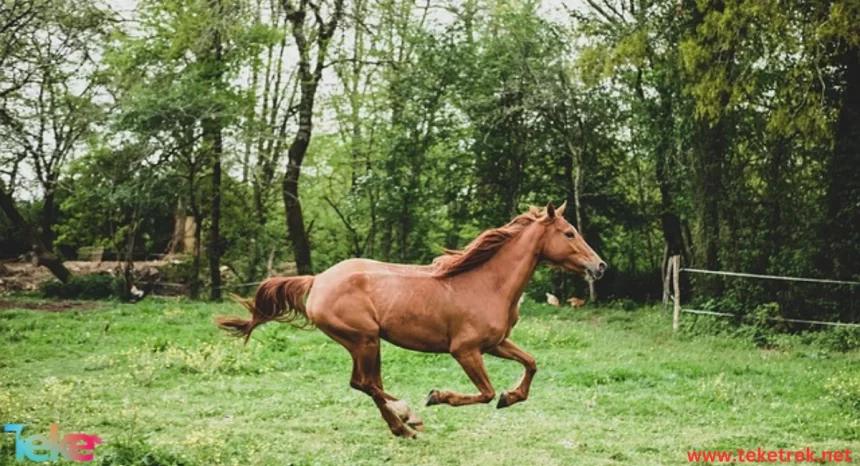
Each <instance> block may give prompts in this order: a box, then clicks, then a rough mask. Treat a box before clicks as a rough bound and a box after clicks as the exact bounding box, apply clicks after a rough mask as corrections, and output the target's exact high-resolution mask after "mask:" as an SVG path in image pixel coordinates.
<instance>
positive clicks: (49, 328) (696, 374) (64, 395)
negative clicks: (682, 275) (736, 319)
mask: <svg viewBox="0 0 860 466" xmlns="http://www.w3.org/2000/svg"><path fill="white" fill-rule="evenodd" d="M20 303H25V302H24V301H20ZM12 307H16V306H14V305H13V306H12ZM20 307H23V305H22V306H20ZM30 307H35V306H30ZM85 307H86V306H85ZM93 307H94V309H72V310H66V311H65V312H56V313H54V312H44V311H36V310H24V309H7V310H0V374H2V375H0V419H2V420H3V422H6V423H8V422H20V423H26V424H28V427H27V430H26V431H25V433H26V432H29V434H33V433H47V431H48V425H49V424H51V423H53V422H55V423H58V424H59V425H60V431H61V433H68V432H85V433H88V434H97V435H99V436H100V437H101V438H102V439H103V440H104V444H103V445H101V446H99V447H98V448H97V450H96V455H95V460H94V462H93V463H94V464H122V465H147V466H157V465H164V466H167V465H179V464H183V465H222V464H223V465H243V466H244V465H288V464H291V465H378V464H392V465H457V464H463V465H480V464H485V465H526V464H541V465H566V464H589V465H593V464H636V465H658V464H688V461H687V455H686V452H687V451H688V450H737V449H738V448H744V449H747V448H751V449H755V448H757V447H762V448H766V449H779V448H786V449H800V448H806V447H811V448H812V449H814V450H819V451H820V450H828V449H830V450H836V449H845V448H848V449H851V450H852V451H858V450H860V420H858V416H857V412H856V411H854V410H853V409H852V408H851V403H852V399H851V398H850V397H851V396H855V395H857V393H855V392H851V391H850V390H860V387H854V388H851V387H853V385H852V383H856V382H858V380H857V379H858V371H860V369H858V367H860V366H858V365H859V364H860V353H858V352H857V351H853V352H848V353H840V352H834V351H829V350H827V349H826V348H824V347H820V346H817V345H815V344H809V343H801V342H800V341H799V339H792V338H786V344H785V345H783V346H770V347H768V348H767V349H761V348H758V347H756V346H755V345H754V344H753V343H752V340H751V339H742V338H740V339H739V338H733V337H722V336H695V335H693V332H690V331H689V330H690V328H689V324H690V322H691V321H692V318H688V320H687V321H685V326H684V330H685V332H681V334H678V335H674V334H672V331H671V328H670V327H671V326H670V321H671V317H670V316H669V315H667V314H663V313H661V312H660V311H659V310H658V309H657V308H640V309H637V310H635V311H625V310H621V309H611V308H586V309H576V310H572V309H556V308H552V307H549V306H546V305H542V304H535V303H534V302H530V301H527V302H526V303H525V304H524V305H523V310H522V314H523V317H522V319H521V321H520V323H519V325H518V326H517V327H516V328H515V329H514V332H513V335H512V339H513V340H514V341H515V342H517V343H518V344H519V345H520V346H521V347H522V348H524V349H526V350H527V351H529V352H530V353H531V354H533V355H534V356H535V358H536V359H537V362H538V373H537V376H536V378H535V382H534V384H533V386H532V392H531V397H530V399H529V400H528V401H526V402H525V403H521V404H518V405H515V406H513V407H510V408H507V409H502V410H499V409H496V407H495V401H494V402H493V403H491V404H488V405H476V406H467V407H462V408H452V407H449V406H433V407H429V408H427V407H424V400H425V397H426V395H427V393H428V392H429V391H430V389H433V388H439V389H443V388H450V389H455V390H459V391H463V392H468V393H474V392H475V389H474V387H472V385H471V383H469V381H468V379H467V378H466V375H465V374H464V373H463V371H462V370H461V369H460V368H459V366H458V365H457V364H456V362H455V361H454V360H453V359H452V358H451V357H450V356H447V355H427V354H419V353H414V352H409V351H405V350H401V349H399V348H395V347H393V346H391V345H388V344H386V345H384V346H383V352H382V359H383V371H382V373H383V379H384V382H385V388H386V390H387V391H389V392H390V393H392V394H393V395H395V396H398V397H400V398H402V399H404V400H406V401H407V402H408V403H410V405H412V407H413V408H415V409H416V410H417V412H418V413H419V415H420V416H421V417H422V418H423V419H424V422H425V424H426V430H425V431H424V432H423V433H421V434H419V438H418V439H417V440H407V439H401V438H395V437H394V436H392V435H391V434H390V432H389V430H388V428H387V427H386V425H385V423H384V422H383V421H382V419H381V418H380V416H379V412H378V411H377V409H376V408H375V406H374V405H373V402H372V401H371V399H370V398H369V397H367V396H366V395H365V394H363V393H360V392H358V391H355V390H352V389H350V388H349V385H348V381H349V373H350V369H351V361H350V358H349V356H348V354H347V353H346V351H344V350H343V348H341V347H340V346H339V345H337V344H335V343H334V342H332V341H331V340H329V339H328V338H327V337H325V336H324V335H323V334H321V333H320V332H318V331H306V330H297V329H293V328H291V327H289V326H287V325H280V324H268V325H265V326H263V327H261V328H260V329H258V330H257V331H256V332H255V333H254V335H253V337H252V339H251V341H250V343H249V344H248V345H247V346H244V347H243V346H242V344H241V342H240V341H238V340H235V339H231V338H229V337H227V336H225V335H224V334H222V333H221V332H220V331H218V330H217V329H216V327H215V326H214V325H213V324H212V319H213V318H214V317H215V316H216V315H219V314H239V313H240V312H241V309H240V308H239V307H238V306H237V305H235V304H233V303H224V304H205V303H192V302H188V301H170V300H155V299H150V300H146V301H144V302H142V303H139V304H137V305H123V304H116V303H93ZM701 322H704V320H702V321H701ZM485 360H486V361H487V366H488V371H489V374H490V377H491V380H492V381H493V384H494V386H495V388H496V391H497V393H501V392H502V391H504V390H506V389H508V388H511V387H513V386H514V384H515V383H516V382H517V380H518V379H519V377H520V376H521V374H522V367H521V366H520V365H519V364H517V363H515V362H511V361H502V360H499V359H496V358H494V357H492V356H485ZM846 387H848V388H846ZM852 394H853V395H852ZM854 402H856V400H854ZM13 444H14V443H13V438H12V436H11V435H10V434H4V435H3V436H2V437H0V464H16V462H15V460H14V453H13ZM858 454H860V453H858Z"/></svg>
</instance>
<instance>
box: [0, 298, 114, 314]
mask: <svg viewBox="0 0 860 466" xmlns="http://www.w3.org/2000/svg"><path fill="white" fill-rule="evenodd" d="M101 307H102V305H100V304H97V303H81V302H77V301H10V300H3V299H0V311H5V310H9V309H29V310H32V311H43V312H68V311H92V310H95V309H99V308H101Z"/></svg>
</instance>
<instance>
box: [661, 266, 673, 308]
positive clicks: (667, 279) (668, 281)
mask: <svg viewBox="0 0 860 466" xmlns="http://www.w3.org/2000/svg"><path fill="white" fill-rule="evenodd" d="M673 257H674V256H672V257H668V258H666V270H665V271H664V272H665V275H663V312H666V310H667V309H668V307H669V294H670V291H669V289H670V288H671V287H672V258H673Z"/></svg>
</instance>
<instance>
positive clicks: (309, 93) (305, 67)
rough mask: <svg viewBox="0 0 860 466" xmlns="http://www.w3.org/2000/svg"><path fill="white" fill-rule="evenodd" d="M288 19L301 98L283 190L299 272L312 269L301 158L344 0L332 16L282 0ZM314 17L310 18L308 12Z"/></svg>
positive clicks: (319, 8) (303, 2)
mask: <svg viewBox="0 0 860 466" xmlns="http://www.w3.org/2000/svg"><path fill="white" fill-rule="evenodd" d="M282 5H283V7H284V11H285V12H286V15H287V20H288V21H289V22H290V25H291V27H292V33H293V38H294V39H295V42H296V48H297V49H298V54H299V62H298V64H297V67H298V73H299V102H298V107H297V113H298V123H299V128H298V131H296V134H295V136H294V138H293V141H292V143H290V148H289V150H288V151H287V167H286V172H285V173H284V181H283V194H284V209H285V211H286V217H287V230H288V232H289V237H290V241H291V243H292V245H293V252H294V253H295V257H296V267H297V268H298V272H299V274H300V275H310V274H312V273H313V266H312V263H311V247H310V243H309V242H308V235H307V231H306V230H305V220H304V215H303V214H302V205H301V202H300V199H299V177H300V176H301V173H302V162H304V158H305V154H306V153H307V151H308V145H310V142H311V134H312V132H313V116H314V101H315V99H316V93H317V87H318V86H319V82H320V80H321V79H322V74H323V68H324V67H325V65H326V59H327V57H328V50H329V45H330V42H331V39H332V37H333V36H334V33H335V31H336V30H337V27H338V23H339V22H340V20H341V18H342V17H343V0H334V3H333V5H332V7H331V11H330V13H329V19H328V20H326V19H324V18H323V11H322V6H321V5H319V4H316V3H314V2H310V1H307V0H299V2H298V4H296V3H295V2H294V1H292V0H282ZM309 11H310V12H311V13H312V14H313V16H314V20H313V21H311V20H309V19H308V12H309ZM308 23H310V27H311V28H312V29H313V32H314V35H315V37H313V36H311V37H312V40H313V43H315V45H316V59H315V60H312V59H311V52H312V49H313V43H312V42H311V41H310V40H309V36H308V29H307V28H308V26H309V24H308Z"/></svg>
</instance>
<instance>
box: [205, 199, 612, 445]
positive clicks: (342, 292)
mask: <svg viewBox="0 0 860 466" xmlns="http://www.w3.org/2000/svg"><path fill="white" fill-rule="evenodd" d="M565 206H566V203H564V204H562V205H561V206H559V208H557V209H556V208H555V207H553V205H552V203H549V204H548V205H547V207H546V209H544V210H538V209H536V208H534V207H532V208H530V209H529V210H528V211H527V212H525V213H523V214H521V215H518V216H517V217H515V218H514V219H513V220H512V221H510V222H509V223H508V224H506V225H504V226H502V227H500V228H494V229H489V230H486V231H484V232H483V233H481V234H480V235H479V236H478V237H477V238H475V239H474V240H473V241H472V242H471V243H469V244H468V245H467V246H466V247H465V248H464V249H463V250H447V249H446V250H445V251H444V254H443V255H441V256H439V257H437V258H436V259H435V260H434V261H433V262H432V264H430V265H403V264H391V263H384V262H377V261H373V260H368V259H348V260H345V261H343V262H340V263H338V264H336V265H334V266H332V267H331V268H329V269H328V270H326V271H324V272H322V273H321V274H319V275H315V276H311V275H306V276H297V277H275V278H270V279H268V280H266V281H264V282H263V283H261V284H260V286H259V287H258V289H257V291H256V293H255V295H254V298H253V299H244V300H242V299H239V301H240V302H241V303H242V304H243V305H244V306H245V307H246V308H247V310H248V311H249V312H250V314H251V318H250V319H243V318H239V317H234V316H222V317H219V318H217V319H216V323H217V325H218V326H219V327H220V328H221V329H223V330H225V331H227V332H229V333H231V334H232V335H234V336H238V337H244V339H245V342H246V343H247V341H248V338H250V336H251V332H253V331H254V329H255V328H257V327H258V326H259V325H262V324H264V323H266V322H271V321H277V322H287V323H291V324H292V325H295V326H301V325H313V326H315V327H316V328H318V329H319V330H321V331H322V332H323V333H325V334H326V335H327V336H328V337H330V338H331V339H332V340H334V341H336V342H338V343H340V344H341V345H343V347H344V348H346V350H347V351H348V352H349V354H350V356H352V376H351V378H350V381H349V385H350V387H352V388H354V389H356V390H359V391H361V392H364V393H366V394H367V395H369V396H370V397H371V398H372V399H373V401H374V403H375V404H376V406H377V408H378V409H379V412H380V413H381V414H382V418H383V419H384V420H385V422H386V423H387V424H388V427H389V429H390V430H391V432H392V433H393V434H394V435H396V436H401V437H408V438H413V437H415V436H416V434H415V432H413V431H422V430H424V423H423V421H422V420H421V418H420V417H418V415H417V414H415V412H414V411H413V410H412V408H411V407H410V406H409V405H408V404H407V403H406V402H405V401H403V400H398V399H397V398H395V397H394V396H392V395H391V394H389V393H387V392H385V391H384V390H383V386H382V376H381V359H380V340H386V341H388V342H390V343H393V344H394V345H396V346H399V347H401V348H405V349H409V350H414V351H421V352H425V353H449V354H451V355H452V356H453V357H454V359H455V360H456V361H457V362H458V363H459V364H460V366H461V367H462V368H463V370H464V371H465V372H466V374H467V375H468V376H469V379H470V380H471V381H472V383H473V384H474V385H475V387H477V389H478V392H479V393H477V394H461V393H455V392H452V391H447V390H436V389H433V390H431V391H430V394H429V395H428V397H427V401H426V406H432V405H437V404H447V405H450V406H465V405H471V404H476V403H489V402H490V401H492V400H493V399H494V398H495V396H496V391H495V389H494V388H493V385H492V384H491V383H490V379H489V377H488V376H487V370H486V369H485V367H484V359H483V354H484V353H488V354H491V355H493V356H496V357H499V358H502V359H509V360H513V361H516V362H518V363H520V364H522V365H523V367H524V368H525V373H524V375H523V377H522V379H521V380H520V382H519V384H518V386H517V387H516V388H515V389H513V390H510V391H507V392H503V393H502V394H501V395H500V397H499V401H498V405H497V407H498V408H505V407H508V406H511V405H513V404H515V403H519V402H521V401H525V400H526V399H527V398H528V396H529V388H530V387H531V383H532V378H533V377H534V375H535V373H536V372H537V365H536V363H535V358H534V357H532V356H531V355H530V354H528V353H526V352H525V351H523V350H522V349H520V348H519V347H518V346H517V345H516V344H514V342H513V341H511V340H510V338H509V337H510V334H511V330H512V329H513V327H514V326H515V325H516V324H517V321H518V320H519V304H520V299H521V297H522V294H523V291H524V290H525V287H526V285H527V283H528V281H529V280H530V279H531V276H532V274H533V273H534V271H535V268H536V267H537V266H538V264H539V263H540V262H548V263H549V264H550V265H551V266H553V267H555V268H558V269H562V270H564V271H567V272H572V273H576V274H579V275H589V276H590V277H591V278H592V279H594V280H597V279H600V277H602V276H603V273H604V271H605V270H606V263H605V262H603V261H602V260H601V259H600V257H599V256H598V255H597V254H596V253H595V252H594V251H593V250H592V249H591V247H590V246H589V245H588V244H587V243H586V242H585V240H584V239H583V237H582V236H581V235H580V234H579V233H578V232H577V230H576V228H574V227H573V226H572V225H571V224H570V223H568V222H567V221H566V220H565V219H564V217H563V214H564V209H565ZM305 295H307V299H306V300H305V299H304V297H305Z"/></svg>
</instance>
